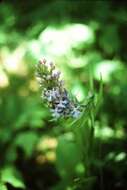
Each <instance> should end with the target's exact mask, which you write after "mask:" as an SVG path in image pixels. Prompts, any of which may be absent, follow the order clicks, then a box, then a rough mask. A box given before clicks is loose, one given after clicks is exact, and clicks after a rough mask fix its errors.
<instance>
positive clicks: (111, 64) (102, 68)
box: [94, 60, 120, 82]
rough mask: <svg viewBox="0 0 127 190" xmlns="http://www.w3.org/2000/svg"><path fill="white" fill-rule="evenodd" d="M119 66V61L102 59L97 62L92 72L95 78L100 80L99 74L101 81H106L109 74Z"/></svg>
mask: <svg viewBox="0 0 127 190" xmlns="http://www.w3.org/2000/svg"><path fill="white" fill-rule="evenodd" d="M119 68H120V62H119V61H115V60H114V61H110V60H104V61H101V62H100V63H98V65H97V67H96V69H95V72H94V74H95V77H96V79H98V80H100V74H101V75H102V79H103V81H104V82H107V81H109V79H110V75H111V74H112V73H113V72H114V71H116V70H117V69H119Z"/></svg>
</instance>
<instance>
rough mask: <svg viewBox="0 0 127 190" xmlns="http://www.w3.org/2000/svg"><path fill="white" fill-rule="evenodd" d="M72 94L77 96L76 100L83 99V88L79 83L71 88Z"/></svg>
mask: <svg viewBox="0 0 127 190" xmlns="http://www.w3.org/2000/svg"><path fill="white" fill-rule="evenodd" d="M72 94H73V95H74V96H75V97H76V98H77V100H78V101H79V102H80V101H83V100H84V98H85V94H84V89H83V88H82V87H81V86H80V85H75V86H74V87H73V88H72Z"/></svg>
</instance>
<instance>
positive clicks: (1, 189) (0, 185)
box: [0, 182, 7, 190]
mask: <svg viewBox="0 0 127 190" xmlns="http://www.w3.org/2000/svg"><path fill="white" fill-rule="evenodd" d="M0 190H7V187H6V185H5V184H4V183H2V182H0Z"/></svg>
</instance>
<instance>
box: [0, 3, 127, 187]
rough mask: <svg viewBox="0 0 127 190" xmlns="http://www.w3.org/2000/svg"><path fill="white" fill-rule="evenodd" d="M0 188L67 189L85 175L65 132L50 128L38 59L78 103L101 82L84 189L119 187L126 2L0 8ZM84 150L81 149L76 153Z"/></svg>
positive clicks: (126, 106)
mask: <svg viewBox="0 0 127 190" xmlns="http://www.w3.org/2000/svg"><path fill="white" fill-rule="evenodd" d="M0 21H1V23H0V171H1V172H0V190H7V189H8V190H17V189H26V190H43V189H44V190H49V189H54V190H57V189H58V190H73V189H77V190H79V189H83V190H84V189H85V188H84V187H83V185H82V186H80V187H78V186H77V184H79V183H80V182H79V179H80V177H82V174H83V173H84V171H85V168H84V167H83V165H82V162H81V160H80V156H79V152H78V151H79V149H78V147H75V145H74V144H73V143H72V142H73V136H72V133H71V132H70V131H69V130H68V129H67V128H65V126H64V122H63V123H62V122H61V123H56V122H50V120H51V116H50V114H49V111H48V110H47V108H46V107H45V105H43V104H42V102H41V98H40V91H39V87H38V84H37V82H36V79H35V65H36V63H37V61H38V59H39V58H41V57H43V56H45V57H46V58H49V59H51V60H53V61H54V62H56V65H57V67H59V68H60V69H61V71H62V73H63V78H64V79H65V81H66V86H67V88H68V89H69V90H70V92H71V93H72V94H73V95H74V96H76V97H77V98H78V100H79V101H82V100H83V99H85V97H86V96H87V94H88V92H89V73H92V75H93V78H94V86H95V91H98V89H99V79H100V73H101V74H102V77H103V85H104V89H103V103H102V107H101V110H100V112H99V113H98V115H97V118H96V122H95V141H94V145H95V152H94V153H93V154H94V155H95V159H94V160H93V166H92V176H93V177H94V178H95V180H94V183H93V187H91V188H90V190H92V189H94V190H96V189H97V190H99V189H100V190H125V189H126V188H127V180H126V179H127V153H126V150H127V135H126V130H127V128H126V127H127V42H126V39H127V36H126V34H127V4H126V3H125V1H115V0H111V1H108V0H104V1H88V2H87V1H81V0H79V1H77V0H69V1H65V0H64V1H60V0H47V1H41V0H36V1H32V0H31V1H25V0H22V1H16V0H11V1H9V0H6V1H3V2H1V3H0ZM84 148H85V147H84Z"/></svg>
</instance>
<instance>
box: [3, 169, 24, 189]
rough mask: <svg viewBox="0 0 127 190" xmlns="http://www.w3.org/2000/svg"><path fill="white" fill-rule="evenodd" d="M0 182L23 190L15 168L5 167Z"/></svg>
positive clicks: (22, 184)
mask: <svg viewBox="0 0 127 190" xmlns="http://www.w3.org/2000/svg"><path fill="white" fill-rule="evenodd" d="M1 180H2V182H4V183H9V184H11V185H12V186H13V187H15V188H22V189H24V188H25V185H24V183H23V181H22V179H21V176H20V174H19V173H18V171H17V170H16V169H15V168H12V167H6V168H4V169H3V170H2V172H1ZM0 189H1V188H0Z"/></svg>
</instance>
